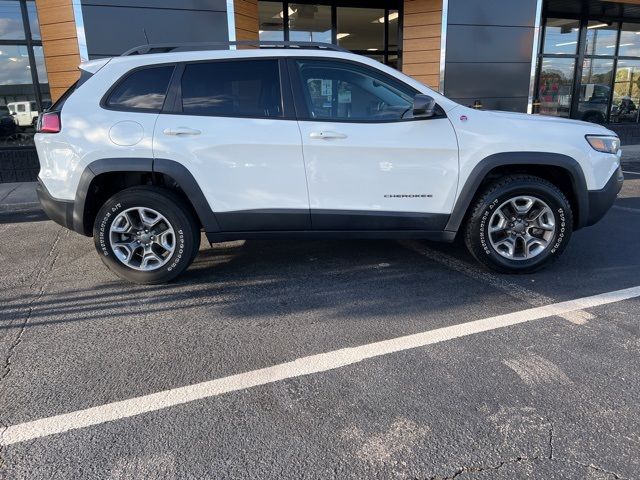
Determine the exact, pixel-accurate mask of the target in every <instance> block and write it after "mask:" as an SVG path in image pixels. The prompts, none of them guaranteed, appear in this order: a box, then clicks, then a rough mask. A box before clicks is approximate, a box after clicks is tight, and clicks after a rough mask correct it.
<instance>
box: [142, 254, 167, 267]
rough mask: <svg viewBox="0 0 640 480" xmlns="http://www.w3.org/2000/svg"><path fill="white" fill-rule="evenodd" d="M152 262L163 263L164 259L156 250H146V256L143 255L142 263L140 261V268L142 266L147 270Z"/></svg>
mask: <svg viewBox="0 0 640 480" xmlns="http://www.w3.org/2000/svg"><path fill="white" fill-rule="evenodd" d="M152 262H153V263H157V264H159V265H161V264H162V262H163V259H162V258H161V257H160V256H159V255H158V254H156V253H155V252H154V251H152V250H151V249H149V250H147V251H145V253H144V257H142V263H140V268H142V269H143V270H147V269H149V267H150V265H149V264H150V263H152Z"/></svg>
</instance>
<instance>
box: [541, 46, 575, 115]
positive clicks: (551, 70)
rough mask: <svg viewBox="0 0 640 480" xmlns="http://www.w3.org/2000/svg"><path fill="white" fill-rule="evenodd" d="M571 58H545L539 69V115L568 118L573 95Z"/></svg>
mask: <svg viewBox="0 0 640 480" xmlns="http://www.w3.org/2000/svg"><path fill="white" fill-rule="evenodd" d="M574 70H575V60H574V59H573V58H545V59H544V60H543V61H542V67H541V69H540V81H539V83H538V100H539V102H540V113H542V114H544V115H555V116H559V117H568V116H569V113H570V111H571V98H572V95H573V75H574Z"/></svg>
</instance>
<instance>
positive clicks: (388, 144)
mask: <svg viewBox="0 0 640 480" xmlns="http://www.w3.org/2000/svg"><path fill="white" fill-rule="evenodd" d="M289 65H290V71H291V76H292V79H293V85H294V92H295V99H296V110H297V112H298V115H299V120H300V121H299V124H300V131H301V134H302V143H303V151H304V159H305V165H306V172H307V181H308V184H309V200H310V208H311V219H312V224H313V228H314V229H315V230H407V229H408V230H436V231H437V230H442V229H444V226H445V225H446V222H447V220H448V216H449V214H450V212H451V209H452V207H453V202H454V198H455V192H456V187H457V178H458V145H457V141H456V136H455V132H454V130H453V127H452V126H451V123H450V122H449V120H448V118H447V117H446V116H445V115H444V112H441V113H440V114H439V115H438V116H436V117H434V118H429V119H414V118H412V115H411V114H412V106H413V97H414V95H415V94H416V93H418V92H417V91H416V90H415V89H413V88H412V87H410V86H408V85H406V84H404V83H403V82H401V81H400V80H398V79H396V78H395V77H392V76H391V75H388V74H386V73H385V72H381V71H380V70H378V69H376V68H373V67H371V66H369V65H366V64H362V63H358V62H353V61H346V60H339V59H317V58H301V59H293V60H291V61H290V63H289Z"/></svg>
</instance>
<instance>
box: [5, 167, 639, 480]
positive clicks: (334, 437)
mask: <svg viewBox="0 0 640 480" xmlns="http://www.w3.org/2000/svg"><path fill="white" fill-rule="evenodd" d="M625 171H627V172H628V173H627V180H626V181H625V185H624V189H623V191H622V193H621V195H620V198H619V199H618V200H617V201H616V204H615V206H614V207H613V208H612V209H611V211H610V212H609V213H608V214H607V216H606V217H605V218H604V219H603V221H601V222H600V223H599V224H597V225H596V226H594V227H590V228H587V229H584V230H581V231H579V232H576V233H575V235H574V236H573V238H572V241H571V244H570V245H569V247H568V248H567V250H566V251H565V253H564V255H563V257H562V258H561V259H559V261H558V262H557V263H555V264H554V265H553V266H552V267H550V268H548V269H546V270H544V271H542V272H539V273H536V274H532V275H522V276H508V275H497V274H494V273H491V272H489V271H487V270H484V269H482V268H480V267H479V266H478V265H477V264H476V263H475V262H474V261H473V260H472V259H471V258H470V257H469V255H468V254H467V253H466V251H465V250H464V248H463V247H462V246H461V245H459V244H454V245H441V244H435V243H428V242H422V241H246V242H243V241H239V242H231V243H226V244H218V245H215V246H214V247H212V248H209V247H208V245H207V246H203V247H202V250H201V252H200V254H199V256H198V257H197V259H196V261H195V262H194V265H193V266H192V267H191V268H190V269H189V270H188V271H187V272H186V274H185V275H183V276H182V277H180V279H179V280H178V281H177V282H176V283H173V284H170V285H165V286H132V285H128V284H125V283H122V282H121V281H120V280H118V279H117V278H116V277H114V276H113V275H112V274H111V273H110V272H109V271H108V270H107V269H106V268H105V267H104V266H103V265H102V263H101V261H100V259H99V258H98V255H97V254H96V252H95V250H94V248H93V244H92V241H91V239H88V238H85V237H82V236H80V235H77V234H75V233H73V232H69V231H67V230H64V229H63V228H61V227H59V226H57V225H55V224H54V223H52V222H50V221H45V220H41V219H39V218H38V217H37V216H36V217H31V218H27V219H25V218H24V217H20V215H15V214H9V213H8V212H0V272H1V275H0V305H1V306H0V352H2V359H1V363H2V373H1V374H0V375H1V379H0V422H1V424H2V426H3V430H2V432H1V434H0V444H1V445H2V447H1V450H0V461H1V462H2V463H1V467H0V468H1V470H0V472H1V473H0V475H4V477H5V478H7V479H29V480H32V479H52V478H55V479H67V478H68V479H85V478H86V479H182V478H188V479H205V478H234V479H235V478H255V479H270V478H273V479H276V478H277V479H285V478H287V479H288V478H310V479H311V478H313V479H315V478H318V479H320V478H322V479H325V478H340V479H341V478H357V479H364V478H366V479H376V478H381V479H382V478H415V479H432V478H433V479H435V478H442V479H444V478H454V477H455V478H456V479H467V478H468V479H487V478H491V479H493V478H504V479H507V478H508V479H513V478H525V477H526V478H540V479H551V478H553V479H556V478H560V479H590V480H593V479H615V478H624V479H634V478H640V457H639V456H638V452H639V451H640V402H639V401H638V398H640V374H639V373H638V370H639V369H638V367H639V366H640V355H639V354H640V300H639V298H638V297H637V296H635V297H632V298H627V299H623V300H620V299H619V298H618V297H616V295H619V294H615V293H614V294H612V293H609V295H608V296H605V297H602V296H600V297H593V296H595V295H600V294H603V293H607V292H619V291H620V290H624V289H629V288H633V287H638V286H640V248H639V246H640V240H639V239H638V237H639V235H640V163H636V162H635V161H634V160H631V159H630V161H628V162H626V163H625ZM32 213H33V214H34V215H35V214H36V213H37V212H32ZM204 243H205V242H203V244H204ZM625 291H627V292H628V290H625ZM585 297H586V298H587V300H580V301H579V302H578V303H577V304H574V303H569V304H567V303H562V302H570V301H572V300H575V299H585ZM594 298H596V300H597V301H594V300H593V299H594ZM603 298H604V300H603ZM621 298H622V297H621ZM558 305H560V307H563V308H564V310H563V311H560V310H561V308H560V307H559V306H558ZM567 305H569V306H567ZM548 306H552V307H549V308H547V307H548ZM553 308H555V309H556V310H553ZM532 312H533V313H532ZM479 320H484V323H483V322H480V323H478V322H477V321H479ZM482 325H485V326H487V327H486V329H485V330H482V328H484V327H482ZM481 327H482V328H481ZM408 335H413V337H409V339H407V338H408V337H407V336H408ZM434 339H435V340H434ZM436 340H437V341H436ZM411 341H414V342H418V343H419V345H418V346H416V345H413V344H411ZM379 342H382V343H379ZM420 342H422V343H420ZM323 354H325V355H323ZM367 355H368V356H367ZM212 381H213V382H212ZM158 392H160V393H158ZM154 394H157V395H154ZM118 402H120V403H118ZM64 414H68V415H66V416H62V417H60V416H61V415H64ZM38 421H39V422H38ZM30 422H32V423H30ZM20 435H24V438H23V439H21V438H22V437H20Z"/></svg>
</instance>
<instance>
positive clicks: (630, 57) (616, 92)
mask: <svg viewBox="0 0 640 480" xmlns="http://www.w3.org/2000/svg"><path fill="white" fill-rule="evenodd" d="M258 39H259V40H265V41H286V40H289V41H314V42H329V43H335V44H337V45H340V46H342V47H344V48H347V49H349V50H351V51H354V52H356V53H359V54H362V55H367V56H369V57H371V58H374V59H376V60H378V61H380V62H383V63H385V64H388V65H391V66H393V67H395V68H398V69H400V70H402V71H404V72H405V73H407V74H409V75H411V76H413V77H415V78H417V79H419V80H420V81H422V82H424V83H425V84H427V85H429V86H430V87H432V88H434V89H436V90H439V91H440V92H443V93H444V94H445V95H447V96H448V97H450V98H452V99H453V100H456V101H458V102H460V103H462V104H465V105H475V106H477V107H481V108H486V109H499V110H509V111H516V112H528V113H533V114H543V115H554V116H561V117H569V118H576V119H581V120H586V121H589V122H596V123H603V124H608V125H609V127H610V128H612V129H613V130H616V131H617V132H618V133H619V134H620V136H621V138H622V140H623V143H640V123H639V115H638V112H639V108H640V0H517V1H514V0H483V1H478V0H367V1H366V2H365V1H364V0H316V1H306V0H301V1H296V2H287V1H272V0H264V1H263V0H0V181H15V180H21V179H25V178H27V177H29V178H32V177H33V175H34V173H35V172H36V171H37V159H35V155H34V153H33V148H32V143H33V132H34V128H33V125H34V122H35V121H36V120H35V119H36V118H37V116H38V115H39V112H41V111H42V110H43V109H45V108H47V107H48V106H49V105H50V103H51V102H52V101H55V99H56V98H58V97H59V96H60V95H62V93H64V91H65V90H66V89H67V88H69V87H70V86H71V85H72V84H73V83H74V82H75V81H76V79H77V78H78V75H79V74H78V69H77V66H78V64H79V63H80V62H81V61H83V60H89V59H94V58H101V57H105V56H114V55H119V54H121V53H122V52H124V51H125V50H127V49H129V48H131V47H134V46H137V45H143V44H146V43H170V42H178V43H182V42H220V41H227V40H258Z"/></svg>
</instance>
